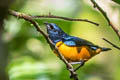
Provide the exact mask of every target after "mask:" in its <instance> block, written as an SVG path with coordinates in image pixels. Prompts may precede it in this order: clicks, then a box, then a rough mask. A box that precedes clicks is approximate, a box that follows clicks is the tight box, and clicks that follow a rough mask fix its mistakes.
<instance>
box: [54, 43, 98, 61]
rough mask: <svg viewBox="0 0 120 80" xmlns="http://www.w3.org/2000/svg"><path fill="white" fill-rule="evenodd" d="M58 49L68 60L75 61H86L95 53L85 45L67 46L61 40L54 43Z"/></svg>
mask: <svg viewBox="0 0 120 80" xmlns="http://www.w3.org/2000/svg"><path fill="white" fill-rule="evenodd" d="M56 46H57V47H58V50H59V51H60V53H61V54H62V55H63V56H64V57H65V58H66V59H67V60H68V61H69V62H77V61H80V60H84V61H87V60H88V59H90V58H91V57H93V56H94V55H96V54H97V53H96V52H95V51H92V50H91V49H89V47H87V46H80V47H76V46H67V45H66V44H64V43H63V42H62V41H59V42H57V43H56Z"/></svg>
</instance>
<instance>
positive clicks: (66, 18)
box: [32, 14, 99, 26]
mask: <svg viewBox="0 0 120 80" xmlns="http://www.w3.org/2000/svg"><path fill="white" fill-rule="evenodd" d="M32 18H50V19H51V18H56V19H62V20H67V21H83V22H88V23H91V24H94V25H96V26H99V24H98V23H96V22H93V21H90V20H88V19H73V18H68V17H62V16H56V15H51V14H49V15H40V16H32Z"/></svg>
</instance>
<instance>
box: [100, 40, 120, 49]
mask: <svg viewBox="0 0 120 80" xmlns="http://www.w3.org/2000/svg"><path fill="white" fill-rule="evenodd" d="M102 39H103V40H104V41H106V42H107V43H109V44H110V45H112V46H113V47H114V48H117V49H119V50H120V47H118V46H117V45H115V44H113V43H112V42H110V41H108V40H107V39H105V38H102Z"/></svg>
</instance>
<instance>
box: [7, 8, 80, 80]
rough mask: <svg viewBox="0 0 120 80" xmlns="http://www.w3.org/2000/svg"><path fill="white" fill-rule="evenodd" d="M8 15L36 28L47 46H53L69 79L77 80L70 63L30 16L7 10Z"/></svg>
mask: <svg viewBox="0 0 120 80" xmlns="http://www.w3.org/2000/svg"><path fill="white" fill-rule="evenodd" d="M9 14H10V15H12V16H15V17H17V18H21V19H24V20H26V21H28V22H30V23H31V24H33V25H34V27H35V28H36V30H37V31H38V32H40V33H41V34H42V35H43V36H44V37H45V39H46V40H47V42H48V43H49V45H50V46H53V47H54V48H55V51H56V52H57V54H58V56H59V58H60V59H61V60H62V61H63V62H64V63H65V64H66V67H67V69H68V71H69V72H70V74H71V76H70V78H73V79H74V80H79V79H78V76H77V74H76V72H75V71H74V69H73V66H72V65H71V64H70V63H68V61H67V60H66V59H65V58H64V56H63V55H62V54H61V53H60V52H59V51H58V49H57V47H56V46H54V44H53V42H52V41H51V40H50V39H49V37H48V34H46V33H45V32H44V31H42V30H41V29H40V26H39V24H38V23H37V22H36V21H34V20H33V17H32V16H30V15H26V14H24V13H20V12H16V11H13V10H9Z"/></svg>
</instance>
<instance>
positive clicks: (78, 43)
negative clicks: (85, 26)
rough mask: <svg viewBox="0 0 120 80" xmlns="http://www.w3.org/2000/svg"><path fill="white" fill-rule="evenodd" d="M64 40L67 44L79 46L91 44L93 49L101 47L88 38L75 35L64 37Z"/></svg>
mask: <svg viewBox="0 0 120 80" xmlns="http://www.w3.org/2000/svg"><path fill="white" fill-rule="evenodd" d="M63 42H64V44H66V45H67V46H78V47H79V46H89V47H90V48H91V49H93V50H96V49H98V48H100V47H98V46H97V45H94V44H93V43H91V42H89V41H87V40H84V39H81V38H78V37H73V36H70V37H66V38H64V39H63Z"/></svg>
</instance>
